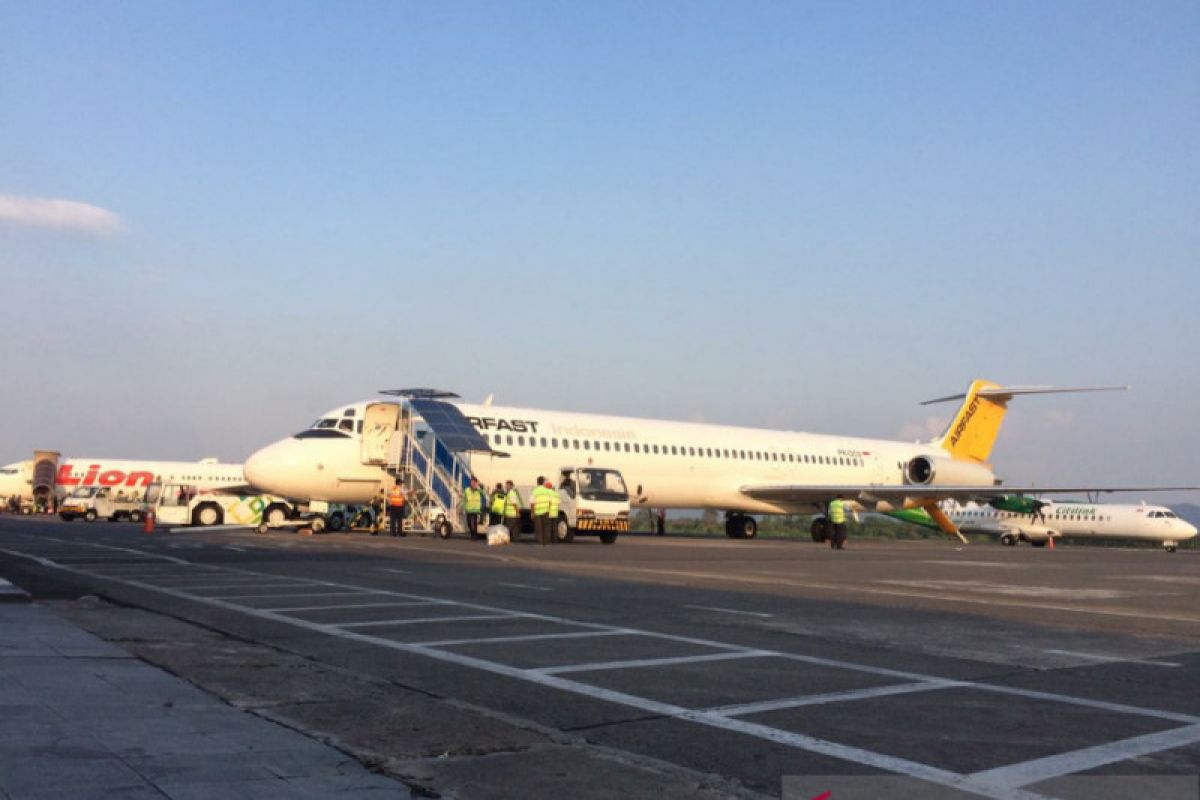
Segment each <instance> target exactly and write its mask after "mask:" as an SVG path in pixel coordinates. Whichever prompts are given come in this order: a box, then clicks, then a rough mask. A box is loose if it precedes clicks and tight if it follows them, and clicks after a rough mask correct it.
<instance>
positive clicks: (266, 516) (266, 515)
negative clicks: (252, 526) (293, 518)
mask: <svg viewBox="0 0 1200 800" xmlns="http://www.w3.org/2000/svg"><path fill="white" fill-rule="evenodd" d="M287 518H288V510H287V506H285V505H283V504H282V503H275V504H273V505H269V506H267V510H266V511H264V512H263V515H262V521H263V522H264V523H266V524H267V526H268V527H269V526H271V525H282V524H283V523H285V522H287Z"/></svg>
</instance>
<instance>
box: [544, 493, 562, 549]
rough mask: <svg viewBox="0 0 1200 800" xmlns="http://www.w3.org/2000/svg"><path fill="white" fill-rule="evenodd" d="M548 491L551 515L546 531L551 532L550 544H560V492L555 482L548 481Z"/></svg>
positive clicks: (547, 519)
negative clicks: (555, 486)
mask: <svg viewBox="0 0 1200 800" xmlns="http://www.w3.org/2000/svg"><path fill="white" fill-rule="evenodd" d="M546 489H547V491H549V492H550V513H549V514H547V515H546V529H547V530H548V532H549V534H548V535H549V537H550V544H558V505H559V500H560V498H559V496H558V491H557V490H556V489H555V488H554V481H546Z"/></svg>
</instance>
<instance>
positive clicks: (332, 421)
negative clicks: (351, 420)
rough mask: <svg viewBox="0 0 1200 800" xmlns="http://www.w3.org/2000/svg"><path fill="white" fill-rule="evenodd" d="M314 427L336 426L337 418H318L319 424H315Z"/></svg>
mask: <svg viewBox="0 0 1200 800" xmlns="http://www.w3.org/2000/svg"><path fill="white" fill-rule="evenodd" d="M313 427H314V428H336V427H337V420H336V419H333V418H332V417H326V418H325V419H322V420H318V421H317V424H316V425H313Z"/></svg>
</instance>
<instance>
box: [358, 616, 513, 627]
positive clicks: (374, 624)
mask: <svg viewBox="0 0 1200 800" xmlns="http://www.w3.org/2000/svg"><path fill="white" fill-rule="evenodd" d="M519 616H520V615H519V614H463V615H461V616H457V617H419V618H417V619H379V620H372V621H371V622H341V623H334V624H336V625H337V627H339V628H377V627H381V626H384V625H428V624H429V623H431V622H468V621H471V620H480V619H515V618H516V617H519Z"/></svg>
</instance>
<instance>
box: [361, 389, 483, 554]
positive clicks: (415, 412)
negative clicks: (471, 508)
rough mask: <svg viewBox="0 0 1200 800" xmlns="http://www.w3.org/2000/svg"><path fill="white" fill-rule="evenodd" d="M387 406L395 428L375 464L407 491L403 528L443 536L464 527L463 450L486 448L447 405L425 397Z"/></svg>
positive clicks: (466, 478) (467, 477)
mask: <svg viewBox="0 0 1200 800" xmlns="http://www.w3.org/2000/svg"><path fill="white" fill-rule="evenodd" d="M380 405H383V404H380ZM387 405H390V406H393V407H395V408H396V411H397V413H396V414H395V416H393V417H391V418H392V419H395V428H394V429H393V430H392V431H391V432H390V438H389V440H388V442H387V448H386V457H385V458H384V459H383V461H382V464H381V466H383V468H384V469H385V470H386V471H387V473H388V474H389V475H390V476H391V477H392V479H393V480H395V481H396V482H397V483H399V484H400V485H401V486H402V487H403V488H404V490H405V492H406V494H407V497H408V514H407V516H406V518H405V522H404V527H405V530H412V531H431V532H434V533H438V534H439V535H441V536H443V537H445V536H449V535H450V534H451V533H453V532H454V531H464V530H466V527H467V524H466V512H465V511H464V509H463V490H464V489H465V488H466V487H467V486H469V485H470V483H471V469H470V464H469V461H468V453H469V452H472V451H476V452H478V451H480V450H484V451H487V450H488V448H487V444H486V443H485V442H483V440H482V439H481V438H480V437H479V434H478V433H477V432H476V431H475V430H474V428H473V427H471V425H470V423H469V422H468V421H467V420H466V418H465V417H463V416H462V414H461V412H459V411H458V409H457V408H456V407H454V406H453V405H450V404H447V403H443V402H438V401H436V400H434V399H430V398H422V399H417V398H410V399H408V400H406V401H403V402H401V403H398V404H392V403H388V404H387ZM389 427H390V426H389ZM372 463H379V462H372Z"/></svg>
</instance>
